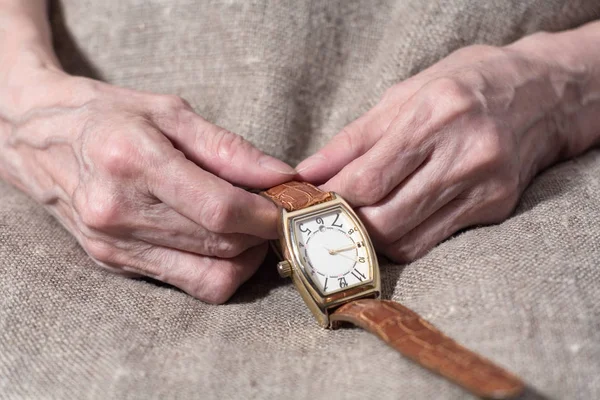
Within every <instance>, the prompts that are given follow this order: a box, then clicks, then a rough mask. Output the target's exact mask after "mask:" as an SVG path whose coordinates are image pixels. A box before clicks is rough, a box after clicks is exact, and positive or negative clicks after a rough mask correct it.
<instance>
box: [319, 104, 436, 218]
mask: <svg viewBox="0 0 600 400" xmlns="http://www.w3.org/2000/svg"><path fill="white" fill-rule="evenodd" d="M413 103H414V102H413V101H410V100H409V101H408V102H407V103H405V105H404V106H403V107H402V109H401V111H400V113H399V114H398V116H397V117H396V118H395V119H394V120H393V121H392V122H391V124H390V125H389V127H388V128H387V131H386V132H385V134H384V135H383V136H382V137H381V138H380V140H379V141H378V142H377V143H376V144H375V145H374V146H373V147H372V148H371V149H370V150H369V151H367V152H366V153H365V154H363V155H362V156H360V157H358V158H357V159H355V160H354V161H352V162H351V163H349V164H348V165H347V166H346V167H344V168H343V169H342V170H341V171H340V172H339V173H338V174H337V175H335V176H334V177H333V178H331V179H330V180H329V181H328V182H327V183H326V184H324V185H323V189H325V190H328V191H333V192H336V193H339V194H340V195H341V196H342V197H344V198H345V199H346V200H347V201H349V202H350V203H351V204H352V205H354V206H357V207H360V206H365V205H373V204H375V203H377V202H378V201H380V200H382V199H383V198H384V197H385V196H387V195H388V194H389V193H390V192H391V191H392V190H393V189H394V188H395V187H397V186H398V185H399V184H400V183H401V182H402V181H403V180H405V179H406V178H407V177H408V176H410V175H411V174H413V173H414V172H415V171H416V170H417V169H418V168H419V167H420V166H421V165H422V164H424V163H426V162H427V160H428V159H429V158H430V156H431V154H432V152H433V150H434V142H433V141H432V140H431V139H430V137H431V135H428V134H427V126H426V124H424V123H423V121H422V119H421V118H420V117H419V116H418V115H417V113H416V112H415V111H414V106H415V104H413Z"/></svg>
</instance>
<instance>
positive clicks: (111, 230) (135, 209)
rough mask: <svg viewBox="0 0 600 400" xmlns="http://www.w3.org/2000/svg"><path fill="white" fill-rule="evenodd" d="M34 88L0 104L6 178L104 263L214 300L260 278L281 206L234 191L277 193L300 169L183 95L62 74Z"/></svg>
mask: <svg viewBox="0 0 600 400" xmlns="http://www.w3.org/2000/svg"><path fill="white" fill-rule="evenodd" d="M35 83H36V85H35V89H34V88H33V87H34V86H33V85H32V88H31V89H27V90H25V89H23V88H16V89H15V90H13V91H11V92H9V97H8V99H10V100H7V97H4V99H0V105H4V106H5V107H0V115H1V116H2V118H0V139H1V141H2V143H1V146H2V149H1V150H0V151H1V154H2V157H1V158H2V159H1V160H0V163H1V164H2V165H1V168H0V169H1V170H2V175H3V176H4V178H5V179H6V180H8V181H10V182H12V183H13V184H15V185H17V186H18V187H20V188H21V189H23V190H24V191H26V192H27V193H29V194H30V195H32V196H33V197H34V198H36V200H38V201H39V202H41V203H43V204H45V206H46V207H47V208H48V209H49V210H50V212H52V213H53V214H54V215H55V216H56V218H57V219H58V220H59V221H60V222H61V223H62V224H63V225H64V226H65V227H66V228H67V229H68V230H69V231H70V232H71V233H72V234H73V235H74V236H75V238H77V240H78V241H79V243H80V244H81V245H82V246H83V248H84V249H85V251H86V252H87V253H88V254H89V255H90V256H91V257H92V258H93V259H94V260H95V261H96V262H97V263H98V264H100V265H101V266H104V267H106V268H109V269H111V270H113V271H117V272H122V273H125V274H129V275H134V276H137V275H145V276H150V277H152V278H155V279H158V280H161V281H164V282H166V283H169V284H172V285H174V286H176V287H178V288H180V289H182V290H184V291H185V292H187V293H189V294H190V295H192V296H195V297H197V298H199V299H201V300H204V301H207V302H211V303H221V302H224V301H226V300H227V299H228V298H229V297H230V296H231V295H232V294H233V292H234V291H235V290H236V289H237V288H238V286H239V285H240V284H242V283H243V282H244V281H245V280H246V279H248V278H249V277H250V276H251V275H252V274H253V273H254V271H255V270H256V269H257V268H258V266H259V265H260V264H261V262H262V260H263V258H264V256H265V253H266V250H267V246H266V239H274V238H276V237H277V231H276V218H277V211H276V207H275V206H274V205H273V204H271V202H269V201H268V200H266V199H264V198H262V197H260V196H258V195H256V194H252V193H249V192H247V191H245V190H243V189H240V188H238V187H235V186H233V185H232V184H231V183H233V184H237V185H242V186H246V187H252V188H265V187H270V186H273V185H277V184H280V183H283V182H285V181H287V180H289V179H291V178H292V177H293V175H294V170H293V169H292V168H291V167H290V166H288V165H287V164H285V163H283V162H282V161H279V160H277V159H275V158H273V157H270V156H267V155H265V154H264V153H262V152H261V151H259V150H258V149H256V148H255V147H253V146H252V145H251V144H250V143H249V142H247V141H245V140H244V139H243V138H242V137H241V136H238V135H235V134H233V133H231V132H228V131H226V130H224V129H222V128H220V127H218V126H215V125H212V124H210V123H208V122H207V121H206V120H204V119H203V118H201V117H200V116H198V115H197V114H195V113H194V111H193V110H192V108H191V107H190V106H189V104H187V103H186V102H185V101H184V100H182V99H180V98H178V97H175V96H165V95H155V94H150V93H142V92H138V91H133V90H129V89H123V88H119V87H114V86H111V85H108V84H105V83H101V82H97V81H93V80H90V79H86V78H77V77H71V76H68V75H66V74H64V73H62V72H59V71H54V72H49V73H48V74H44V75H43V77H42V78H39V79H37V80H36V82H35ZM1 111H4V112H1ZM229 182H231V183H229Z"/></svg>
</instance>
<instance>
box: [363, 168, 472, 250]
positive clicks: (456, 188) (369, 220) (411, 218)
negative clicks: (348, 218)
mask: <svg viewBox="0 0 600 400" xmlns="http://www.w3.org/2000/svg"><path fill="white" fill-rule="evenodd" d="M468 184H469V182H468V181H466V180H463V179H458V178H452V177H451V175H449V174H448V172H447V166H446V165H445V164H443V163H440V162H439V161H437V160H434V161H430V162H428V163H427V164H424V166H423V167H422V168H420V169H419V170H417V171H416V172H415V173H414V174H412V175H411V176H410V177H409V178H408V179H406V180H405V181H404V182H403V183H402V184H400V185H399V186H398V187H396V188H395V189H394V190H393V191H392V192H391V193H390V194H389V195H388V196H387V197H386V198H384V199H383V200H382V201H380V202H378V203H376V204H374V205H373V206H367V207H361V208H359V210H358V212H359V214H360V215H361V217H362V219H363V220H364V222H365V224H367V226H368V227H369V228H370V230H371V232H372V234H373V237H374V239H375V240H376V241H378V242H383V243H389V242H391V241H394V240H396V239H399V238H400V237H402V236H403V235H405V234H406V233H407V232H409V231H411V230H412V229H414V228H415V227H416V226H418V225H419V224H421V223H422V222H423V221H425V220H426V219H427V218H429V216H431V215H432V214H433V213H435V212H436V211H437V210H439V209H440V208H442V207H443V206H444V205H446V204H447V203H449V202H451V201H452V200H453V199H454V198H456V197H457V196H459V195H460V194H461V193H462V192H463V191H464V190H465V188H466V187H467V185H468Z"/></svg>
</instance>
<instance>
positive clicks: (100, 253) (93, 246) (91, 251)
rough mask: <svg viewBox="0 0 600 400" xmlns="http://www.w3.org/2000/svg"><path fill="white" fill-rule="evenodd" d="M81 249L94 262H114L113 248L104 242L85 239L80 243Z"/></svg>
mask: <svg viewBox="0 0 600 400" xmlns="http://www.w3.org/2000/svg"><path fill="white" fill-rule="evenodd" d="M82 247H83V249H84V250H85V251H86V253H87V254H88V255H89V256H90V257H91V258H92V259H93V260H95V261H98V262H101V263H111V262H113V261H114V260H115V248H114V247H113V246H111V245H110V244H108V243H106V242H104V241H101V240H90V239H86V240H84V241H83V242H82Z"/></svg>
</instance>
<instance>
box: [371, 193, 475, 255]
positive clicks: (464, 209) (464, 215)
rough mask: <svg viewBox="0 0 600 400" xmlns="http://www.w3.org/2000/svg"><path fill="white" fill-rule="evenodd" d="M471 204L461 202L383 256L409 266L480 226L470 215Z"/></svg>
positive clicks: (387, 248) (436, 215)
mask: <svg viewBox="0 0 600 400" xmlns="http://www.w3.org/2000/svg"><path fill="white" fill-rule="evenodd" d="M469 209H470V204H469V203H468V202H467V201H465V200H463V199H457V200H454V201H452V202H450V203H448V204H446V205H445V206H444V207H442V208H441V209H439V210H438V211H436V212H435V213H434V214H433V215H431V216H430V217H429V218H427V219H426V220H425V221H424V222H423V223H421V224H420V225H418V226H417V227H415V228H414V229H413V230H411V231H410V232H408V233H407V234H405V235H404V236H403V237H402V238H400V239H398V240H396V241H395V242H393V243H391V244H389V245H387V246H384V247H383V248H382V251H383V253H384V254H385V255H386V256H388V257H389V258H391V259H392V260H394V261H395V262H399V263H408V262H411V261H413V260H415V259H417V258H419V257H422V256H424V255H425V254H426V253H427V252H428V251H429V250H431V249H432V248H433V247H434V246H436V245H437V244H438V243H440V242H442V241H443V240H445V239H447V238H449V237H450V236H451V235H453V234H454V233H456V232H458V231H459V230H461V229H464V228H466V227H468V226H471V225H475V224H477V219H476V216H475V215H472V214H470V213H469Z"/></svg>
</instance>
